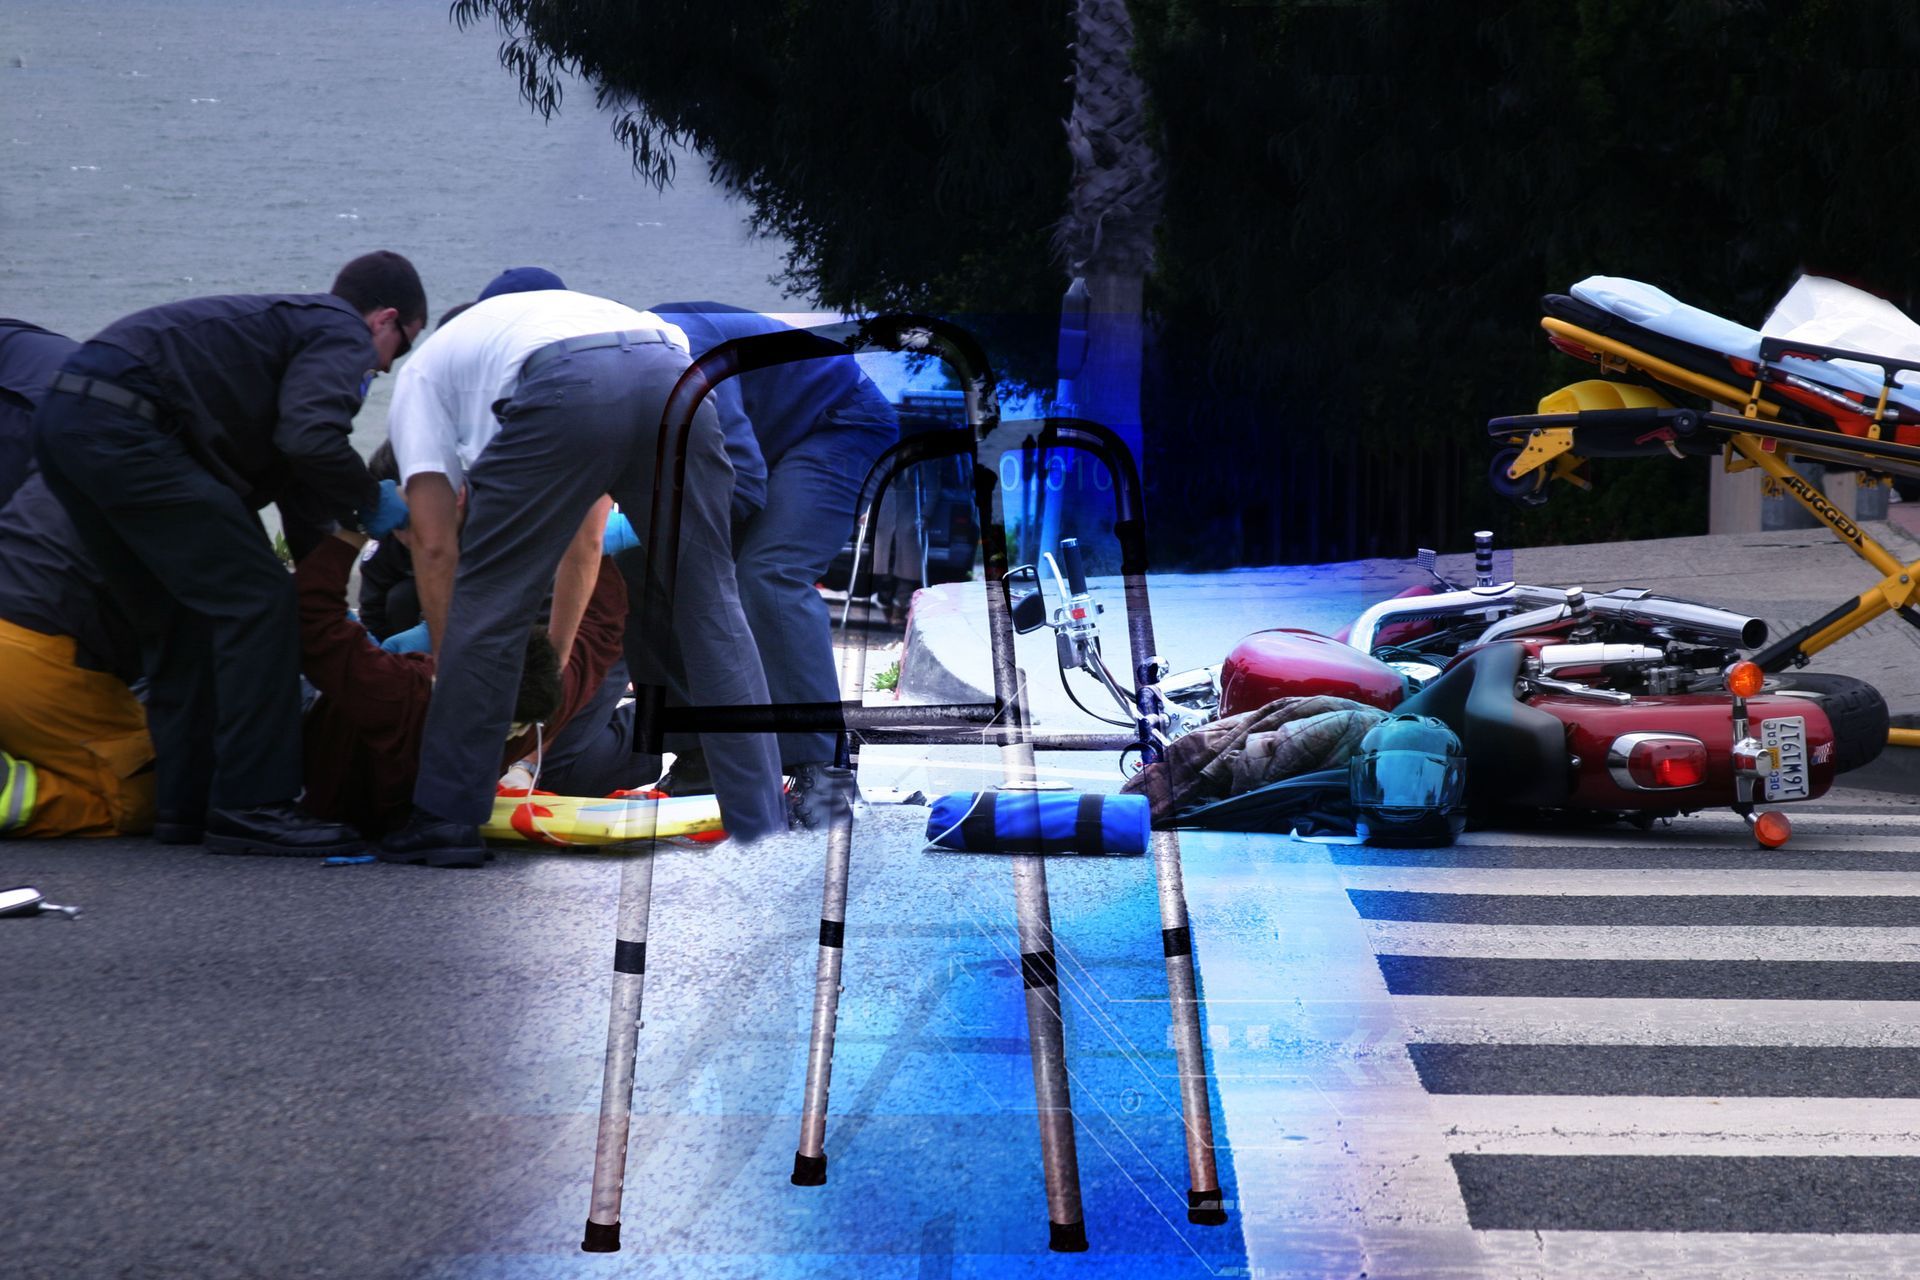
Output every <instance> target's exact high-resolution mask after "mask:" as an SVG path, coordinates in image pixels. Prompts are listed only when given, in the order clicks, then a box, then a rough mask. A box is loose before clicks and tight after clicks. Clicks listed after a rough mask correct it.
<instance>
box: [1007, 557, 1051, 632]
mask: <svg viewBox="0 0 1920 1280" xmlns="http://www.w3.org/2000/svg"><path fill="white" fill-rule="evenodd" d="M1000 585H1001V588H1002V589H1003V590H1005V591H1006V593H1007V612H1008V613H1009V614H1010V615H1012V617H1013V630H1014V633H1015V634H1016V635H1026V634H1027V633H1028V632H1029V631H1038V630H1039V629H1040V628H1041V627H1044V626H1046V625H1047V599H1046V596H1045V594H1044V593H1043V592H1042V591H1041V588H1040V571H1039V570H1038V569H1036V568H1035V567H1034V566H1032V565H1030V564H1023V565H1020V566H1018V567H1017V568H1013V569H1009V570H1007V572H1006V574H1005V576H1004V577H1002V578H1001V579H1000Z"/></svg>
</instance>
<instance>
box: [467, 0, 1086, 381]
mask: <svg viewBox="0 0 1920 1280" xmlns="http://www.w3.org/2000/svg"><path fill="white" fill-rule="evenodd" d="M453 15H454V18H455V20H456V21H458V22H460V23H462V24H463V25H464V24H472V23H477V22H484V21H489V20H491V21H493V22H494V23H496V24H497V25H498V27H499V29H500V30H501V32H502V35H503V38H504V39H503V43H502V45H501V59H502V61H503V63H504V64H505V65H506V66H507V68H508V69H509V70H511V71H512V72H513V73H514V74H515V75H516V77H517V78H518V79H519V81H520V86H521V90H522V93H523V94H524V95H525V96H526V98H527V100H528V101H529V102H530V103H531V104H532V105H533V106H534V107H535V108H536V109H537V110H539V111H541V112H543V113H549V112H551V111H553V110H555V109H556V108H558V107H559V106H560V102H561V94H562V89H563V85H564V81H565V78H566V77H567V76H568V75H576V76H579V77H581V78H582V79H584V80H585V81H586V82H587V83H588V84H589V85H591V86H592V87H593V90H594V93H595V95H596V98H597V101H598V102H599V104H600V105H601V106H603V107H607V108H611V109H612V110H613V111H614V113H615V125H614V128H615V132H616V134H617V135H618V136H619V138H620V139H621V141H622V142H623V143H624V144H625V145H626V146H627V147H628V149H629V150H630V152H631V153H632V156H633V159H634V163H635V166H636V167H637V168H638V169H639V171H640V172H641V173H643V174H645V175H646V176H647V177H649V178H651V179H652V180H653V181H655V182H656V183H662V182H666V181H668V180H669V179H670V178H671V177H672V174H673V164H674V155H675V152H676V150H678V149H679V148H681V147H690V148H692V149H694V150H695V151H697V152H698V153H699V154H700V155H701V156H702V157H704V158H705V159H706V161H707V163H708V165H709V167H710V169H711V172H712V174H713V176H714V177H715V178H716V179H717V180H718V181H719V182H720V183H721V184H722V185H723V186H724V187H725V188H726V189H727V190H728V191H730V192H732V193H733V194H735V195H737V196H739V197H741V198H742V199H743V200H744V201H745V202H746V204H747V206H748V208H749V209H750V210H751V214H752V219H753V223H754V225H755V226H756V227H757V228H758V229H759V230H761V231H763V232H766V233H768V234H772V235H777V236H781V237H784V238H785V239H786V240H787V241H788V242H789V244H790V245H791V246H792V249H791V252H790V254H789V257H788V264H787V265H788V272H787V279H786V282H787V284H788V285H789V287H790V288H792V289H794V290H795V291H796V292H800V293H803V294H805V295H807V296H809V297H811V298H813V299H814V300H815V301H816V302H817V303H818V304H819V305H820V306H823V307H826V308H830V309H834V310H840V311H846V312H858V311H886V310H932V311H938V312H941V313H944V314H948V315H953V316H957V317H963V318H964V319H965V321H966V323H968V324H969V326H970V327H972V328H974V329H975V330H976V331H978V332H981V333H983V334H984V335H986V336H988V337H989V338H991V339H992V340H993V346H994V349H995V352H996V355H997V356H998V357H999V358H1000V360H1001V361H1002V363H1003V364H1005V365H1007V366H1009V367H1011V368H1012V370H1013V371H1014V372H1015V373H1016V374H1019V375H1021V376H1023V377H1025V378H1026V379H1028V380H1034V381H1041V380H1044V381H1046V382H1051V381H1052V372H1053V371H1052V364H1053V339H1054V333H1053V324H1054V319H1055V316H1056V315H1057V308H1058V299H1059V285H1058V283H1057V281H1058V268H1057V266H1056V264H1055V262H1054V253H1053V247H1052V244H1051V240H1050V237H1051V234H1052V231H1053V227H1054V224H1055V223H1056V222H1057V221H1058V219H1059V217H1060V214H1061V211H1062V210H1063V209H1064V208H1065V207H1066V203H1067V184H1068V174H1069V162H1068V155H1067V146H1066V138H1065V136H1064V134H1063V133H1062V130H1061V127H1060V121H1061V119H1062V118H1063V117H1064V116H1065V115H1066V114H1067V111H1068V109H1069V106H1070V104H1071V86H1070V85H1069V83H1068V77H1069V74H1070V71H1071V64H1070V61H1069V53H1068V49H1069V44H1070V42H1071V40H1072V23H1071V18H1070V14H1069V13H1068V11H1067V9H1066V7H1065V5H1064V4H1061V3H1057V2H1054V3H1044V4H1034V3H1031V2H1030V0H915V2H914V3H911V4H901V3H894V2H893V0H732V2H730V3H717V2H714V0H645V3H631V4H595V3H590V2H589V0H458V2H457V3H455V4H454V6H453Z"/></svg>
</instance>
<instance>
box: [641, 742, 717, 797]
mask: <svg viewBox="0 0 1920 1280" xmlns="http://www.w3.org/2000/svg"><path fill="white" fill-rule="evenodd" d="M654 789H655V790H657V791H664V792H666V793H667V794H668V795H670V796H710V795H712V794H713V775H712V774H710V773H708V772H707V757H706V756H705V755H703V754H702V753H700V752H698V751H689V752H687V753H686V754H685V755H678V756H675V757H674V758H673V768H671V769H669V770H667V775H666V777H664V778H662V779H660V781H659V782H657V783H655V784H654Z"/></svg>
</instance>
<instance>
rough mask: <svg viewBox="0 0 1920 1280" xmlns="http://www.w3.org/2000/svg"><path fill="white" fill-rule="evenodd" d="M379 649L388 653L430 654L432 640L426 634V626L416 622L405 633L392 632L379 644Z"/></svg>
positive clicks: (423, 623)
mask: <svg viewBox="0 0 1920 1280" xmlns="http://www.w3.org/2000/svg"><path fill="white" fill-rule="evenodd" d="M380 647H381V648H382V649H385V650H386V651H387V652H388V653H432V652H433V639H432V637H431V636H429V635H428V634H427V624H426V623H425V622H418V623H415V624H414V625H413V626H411V627H408V628H407V629H406V630H405V631H396V632H394V633H393V634H392V635H390V636H388V637H387V638H386V639H385V640H382V641H381V642H380Z"/></svg>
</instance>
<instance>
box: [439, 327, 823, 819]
mask: <svg viewBox="0 0 1920 1280" xmlns="http://www.w3.org/2000/svg"><path fill="white" fill-rule="evenodd" d="M688 363H689V361H688V359H687V357H686V355H685V354H683V353H682V352H680V351H679V350H678V349H677V348H674V347H671V346H668V345H666V344H665V343H657V342H656V343H643V344H638V345H634V346H630V347H602V348H597V349H594V350H590V351H581V352H573V353H569V354H566V355H561V356H558V357H557V358H552V359H549V360H547V361H545V362H543V363H542V364H541V365H540V367H539V368H538V369H537V370H536V371H535V372H534V373H533V374H532V375H531V376H529V377H527V378H524V379H522V380H521V382H520V385H519V386H518V387H517V388H516V389H515V390H514V393H513V395H512V396H511V397H510V398H509V399H508V400H506V401H504V402H503V403H501V404H498V405H496V406H495V410H496V413H497V414H498V416H499V419H500V424H501V425H500V433H499V434H498V435H496V436H495V437H494V438H493V440H492V441H490V442H489V443H488V445H487V447H486V449H485V450H484V451H483V452H482V453H481V455H480V458H479V460H478V461H477V462H476V463H475V464H474V467H473V470H472V472H471V473H470V474H469V475H468V477H467V485H468V496H467V523H466V527H465V528H464V529H463V530H462V532H461V538H460V568H459V571H458V573H457V574H456V576H455V578H454V585H453V603H452V606H451V608H450V609H449V611H448V616H447V634H446V636H445V637H444V638H442V640H441V642H440V664H439V676H438V681H437V683H436V684H435V686H434V692H433V702H432V704H431V706H430V707H429V708H428V711H427V725H426V736H425V740H424V742H423V743H422V745H421V749H420V779H419V782H418V783H417V784H416V785H415V787H414V802H415V803H416V804H417V805H419V806H420V807H421V808H423V809H425V810H427V811H428V812H429V813H432V814H435V815H437V816H439V817H442V818H447V819H451V820H453V821H456V822H474V823H477V822H483V821H485V820H486V818H487V816H488V815H489V814H490V813H491V812H492V808H493V792H494V784H495V783H496V781H497V780H498V778H499V776H500V757H501V753H502V751H503V750H504V747H505V743H506V737H507V729H508V726H509V724H510V722H511V719H512V715H513V703H514V698H515V694H516V692H517V691H518V688H519V683H520V667H521V661H522V658H523V656H524V652H525V649H526V633H527V628H528V627H530V626H532V625H533V624H535V623H536V622H538V621H540V619H539V617H538V611H539V608H540V604H541V601H542V600H543V599H544V598H545V595H546V593H547V590H548V589H549V588H550V587H551V586H552V583H553V574H554V570H555V568H556V567H557V566H558V565H559V562H560V557H561V555H562V554H563V553H564V552H565V551H566V549H567V544H568V542H569V541H571V540H572V538H573V535H574V533H575V532H576V531H577V530H578V529H579V527H580V522H581V521H582V520H583V519H585V518H586V514H587V511H588V509H589V508H591V507H592V505H593V504H594V502H595V501H596V500H597V499H599V498H600V497H601V495H603V494H608V493H611V494H612V495H613V496H614V498H615V500H616V501H618V502H619V503H620V505H621V507H622V508H623V509H625V510H627V511H628V512H629V513H631V514H632V515H633V516H634V517H636V518H637V519H638V520H639V521H641V522H643V523H642V526H641V527H644V522H645V521H646V520H647V519H648V516H649V513H650V512H651V511H652V505H653V473H654V454H655V450H656V448H657V447H658V442H659V427H660V418H661V414H662V411H663V410H664V408H665V405H666V400H667V395H668V393H669V392H670V391H671V390H672V389H673V385H674V383H675V382H676V381H677V380H678V379H679V377H680V374H681V373H682V372H683V371H684V370H685V369H686V367H687V365H688ZM732 488H733V470H732V467H731V465H730V464H729V463H728V461H727V455H726V449H725V446H724V442H723V440H722V437H721V434H720V425H719V419H718V417H717V416H716V414H715V413H714V410H713V407H712V406H711V405H710V404H703V405H702V406H701V407H700V410H699V412H698V414H697V415H696V416H695V419H694V424H693V430H692V431H691V433H690V435H689V439H688V442H687V452H686V483H685V487H684V490H683V497H682V502H681V515H680V550H679V558H678V579H677V582H678V585H677V590H676V594H675V597H674V600H673V602H672V604H673V607H672V617H673V625H672V629H671V634H670V635H669V634H667V633H666V628H665V626H664V622H663V620H664V618H665V616H666V612H667V610H666V601H665V600H664V598H654V599H646V600H642V599H638V598H634V599H633V600H632V602H631V608H630V612H629V614H628V616H627V661H628V665H629V666H630V667H632V668H633V672H634V678H635V679H636V680H638V681H640V682H642V683H664V682H665V677H664V672H665V671H666V670H667V669H669V668H670V665H671V664H672V663H673V661H675V657H676V654H677V656H678V660H680V661H683V662H684V664H685V669H686V673H687V684H688V688H689V692H690V693H691V695H692V697H693V700H694V701H695V702H696V703H698V704H701V705H709V706H739V705H754V704H760V705H764V704H765V703H766V701H767V684H766V678H765V675H764V674H763V672H762V670H761V667H760V656H759V653H758V651H757V650H756V649H755V647H754V643H753V634H752V632H751V631H750V630H749V629H748V627H747V620H746V617H745V615H744V614H743V613H742V611H741V607H740V595H739V589H738V587H737V586H736V584H735V579H734V568H733V556H732V546H731V534H730V530H729V513H728V507H729V503H730V498H731V493H732ZM658 576H659V566H656V571H655V580H656V581H658ZM636 595H637V593H636ZM702 747H703V748H704V749H705V751H706V754H707V760H708V766H709V768H710V770H711V771H712V774H713V780H714V791H715V792H716V794H717V795H718V796H719V799H720V810H721V815H722V818H723V819H724V821H725V822H726V826H727V830H728V831H729V832H731V833H732V834H733V835H734V836H735V837H736V838H738V839H742V840H756V839H759V838H760V837H762V836H766V835H769V834H772V833H774V832H777V831H784V830H785V829H786V825H787V819H786V805H785V801H784V800H783V798H782V796H781V793H780V771H779V761H778V758H777V752H776V751H775V747H774V742H773V739H772V737H771V735H767V734H703V735H702Z"/></svg>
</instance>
